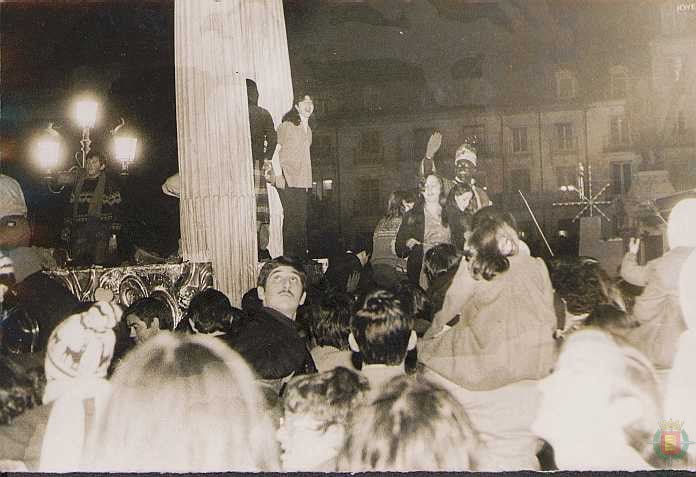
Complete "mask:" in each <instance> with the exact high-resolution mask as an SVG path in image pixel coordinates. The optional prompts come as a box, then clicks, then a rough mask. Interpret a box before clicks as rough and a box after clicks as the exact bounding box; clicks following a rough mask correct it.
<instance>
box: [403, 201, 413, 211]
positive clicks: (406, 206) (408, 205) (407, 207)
mask: <svg viewBox="0 0 696 477" xmlns="http://www.w3.org/2000/svg"><path fill="white" fill-rule="evenodd" d="M401 205H403V207H404V212H408V211H409V210H411V209H412V208H413V206H414V205H416V203H415V202H406V201H405V200H402V201H401Z"/></svg>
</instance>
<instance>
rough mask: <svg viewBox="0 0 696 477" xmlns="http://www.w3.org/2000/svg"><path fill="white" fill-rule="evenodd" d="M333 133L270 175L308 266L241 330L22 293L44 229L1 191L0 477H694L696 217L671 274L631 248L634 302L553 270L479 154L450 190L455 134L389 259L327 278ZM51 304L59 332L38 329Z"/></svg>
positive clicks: (344, 259) (155, 311) (402, 222)
mask: <svg viewBox="0 0 696 477" xmlns="http://www.w3.org/2000/svg"><path fill="white" fill-rule="evenodd" d="M250 101H251V99H250ZM311 114H312V103H311V97H309V96H307V95H300V96H299V97H298V98H296V101H295V104H294V105H293V109H292V111H291V113H289V114H288V115H286V121H284V122H283V124H281V127H280V128H279V131H278V137H277V141H278V144H281V147H280V148H278V147H276V148H275V150H274V151H275V152H277V151H280V153H281V154H290V153H292V155H293V158H292V159H288V158H287V156H286V157H285V158H282V160H281V169H280V170H275V171H273V166H272V165H269V164H265V165H264V163H263V161H272V159H269V157H270V156H269V155H268V154H267V153H266V152H267V151H266V150H265V149H264V148H260V146H259V152H258V154H256V155H255V161H257V162H258V164H257V166H259V167H258V170H257V172H256V174H255V176H256V178H257V180H261V179H262V180H269V181H272V182H273V183H274V184H277V185H278V186H279V188H280V189H281V194H280V197H281V200H282V201H283V205H284V207H287V209H286V210H287V211H288V212H286V220H285V232H286V240H289V241H290V242H291V243H292V244H293V247H292V248H291V247H288V248H287V250H286V252H287V253H286V255H283V256H279V257H275V258H272V259H268V260H266V261H265V262H264V265H263V267H262V268H261V270H260V272H259V275H258V280H257V286H256V287H254V288H252V289H250V290H249V291H248V292H247V293H246V294H245V296H244V298H243V299H242V301H241V303H240V304H239V307H235V306H233V305H232V303H230V300H229V299H228V297H227V296H225V294H224V293H222V292H220V291H219V290H215V289H212V288H209V289H206V290H203V291H201V292H200V293H199V294H198V295H196V296H195V297H193V299H192V300H191V302H190V306H189V308H188V309H187V310H185V312H184V313H183V316H181V317H178V316H177V315H175V314H174V311H173V310H172V309H171V308H170V307H169V306H168V305H167V304H165V303H164V302H162V301H160V300H159V299H158V298H157V297H156V296H151V297H146V298H142V299H140V300H137V301H135V302H133V303H130V304H129V306H127V307H123V306H120V305H119V304H117V303H115V302H113V301H111V302H108V301H97V302H94V303H80V302H77V300H74V299H73V300H74V301H69V300H70V299H69V298H65V297H63V298H61V299H60V300H58V299H57V298H55V297H56V296H58V297H62V295H60V293H61V292H59V291H56V290H54V289H52V288H50V286H49V285H47V284H46V283H45V282H44V279H43V278H40V276H41V273H40V268H41V267H40V266H38V265H36V266H34V268H33V269H30V270H29V272H31V273H29V275H26V273H27V272H24V271H22V272H20V270H22V269H23V268H26V266H27V264H30V265H31V264H32V263H33V262H32V261H31V260H28V259H27V257H28V256H31V253H33V251H32V250H31V248H30V247H28V241H27V239H26V237H25V235H26V234H25V233H24V232H21V230H20V228H21V227H23V226H24V223H25V222H26V206H25V205H24V206H22V205H21V204H22V203H23V198H22V200H19V196H20V195H21V189H19V191H18V187H16V186H15V185H16V183H14V182H12V180H11V179H10V178H7V177H6V176H0V179H1V180H2V181H4V183H5V184H9V186H7V187H4V189H3V188H0V198H3V197H8V202H3V204H4V203H8V204H9V203H12V204H14V205H13V207H12V208H11V209H8V210H3V209H0V212H2V214H0V215H1V217H0V239H1V240H2V242H0V311H2V315H1V316H0V318H2V322H1V325H0V341H1V345H2V347H1V352H0V370H1V371H2V372H1V373H0V469H2V470H5V471H13V470H25V471H26V470H29V471H54V472H61V471H71V470H72V471H75V470H82V471H125V472H128V471H152V472H155V471H164V472H167V471H169V472H188V471H229V470H236V471H278V470H285V471H347V472H352V471H409V470H429V471H444V470H447V471H453V470H485V471H510V470H553V469H563V470H618V469H628V470H637V469H653V468H665V467H682V468H688V467H690V466H693V465H694V462H695V461H694V460H693V459H692V457H691V454H690V453H689V452H685V453H684V452H683V453H681V454H678V455H677V454H676V453H674V455H672V454H669V453H668V454H669V455H662V454H660V452H658V451H656V446H657V449H661V447H660V441H659V440H658V441H657V442H656V441H655V439H656V438H655V435H656V432H657V431H659V429H661V426H664V425H666V424H665V422H667V421H668V420H669V422H673V420H678V419H684V420H685V424H686V426H687V429H686V430H687V431H688V426H689V425H691V422H692V421H689V420H688V419H689V417H690V416H691V415H694V414H696V410H695V409H694V406H693V404H692V403H691V400H690V399H689V396H690V391H691V390H693V389H696V387H690V386H689V384H690V383H692V382H693V381H694V379H695V378H694V377H693V375H692V373H691V372H690V368H689V367H690V365H691V364H692V363H693V361H694V359H696V358H694V356H693V354H694V351H692V350H693V349H696V347H694V346H693V344H695V342H696V339H695V338H694V336H692V335H693V331H692V330H693V327H694V326H696V302H695V301H694V299H693V296H694V295H693V293H690V291H689V288H691V287H692V286H693V283H694V281H693V280H692V278H693V277H694V276H696V253H694V247H696V231H694V230H692V227H691V223H690V222H691V218H692V217H693V216H694V214H695V213H696V199H686V200H683V201H682V202H680V203H679V204H677V205H676V206H675V207H674V209H673V210H672V212H671V214H670V217H669V225H668V228H667V233H668V237H669V243H670V250H669V251H668V252H667V253H666V254H665V255H663V256H662V257H660V258H658V259H655V260H653V261H651V262H649V263H648V264H647V265H639V264H638V260H637V254H638V252H639V248H640V242H639V241H638V240H632V241H631V243H630V244H629V248H628V252H627V253H626V256H625V258H624V261H623V264H622V267H621V273H620V276H619V277H617V278H613V277H612V276H611V275H610V274H608V273H607V271H605V270H603V269H602V266H601V264H600V263H599V262H598V261H597V260H595V259H593V258H592V257H574V256H563V257H554V258H552V259H548V260H546V261H545V260H543V259H541V258H538V257H534V256H532V254H531V253H530V249H529V247H528V246H527V245H526V244H525V242H524V241H523V240H522V239H521V238H520V236H519V234H518V231H517V225H516V222H515V220H514V217H512V216H511V215H510V214H509V213H507V212H505V211H504V210H500V209H498V208H496V207H495V206H493V205H492V203H491V200H490V199H489V197H488V195H487V194H486V191H485V188H483V187H481V186H480V185H479V184H477V183H476V180H475V173H476V166H477V156H476V151H475V148H474V147H472V146H471V145H469V144H464V145H462V146H461V147H460V148H458V149H457V151H456V153H455V159H454V162H455V168H454V170H455V177H454V178H453V179H451V180H450V179H447V178H444V177H442V176H440V175H438V174H437V171H436V170H435V169H436V168H435V167H434V163H433V162H432V158H433V155H434V154H435V153H436V152H437V150H438V149H439V147H440V143H441V136H440V135H439V134H438V133H435V134H433V136H432V137H431V138H430V141H429V143H428V146H427V149H426V155H425V156H426V157H425V158H424V160H423V161H422V168H421V171H422V177H421V182H420V185H419V188H418V189H416V190H406V191H394V192H393V193H392V194H391V195H390V197H389V201H388V204H387V208H386V212H385V215H384V217H383V218H382V219H381V220H380V221H379V222H378V224H377V226H376V228H375V231H374V236H373V240H372V241H371V243H370V242H369V241H368V242H365V241H360V240H356V241H355V243H353V244H352V245H351V246H350V247H349V249H350V250H349V251H347V252H346V253H344V254H342V255H340V256H336V257H332V258H331V260H330V261H329V265H328V269H327V270H326V272H325V273H324V274H323V275H322V276H317V275H315V274H311V273H308V268H307V267H308V262H307V258H306V241H305V239H304V238H303V237H302V235H303V233H304V227H305V225H304V223H303V221H304V220H306V203H305V202H304V199H303V198H302V197H303V194H306V193H307V190H306V186H307V183H306V178H307V174H309V176H308V177H310V180H311V169H308V167H309V162H308V161H309V157H308V156H305V155H304V152H308V147H309V144H310V143H311V129H310V128H309V126H308V119H309V117H310V116H311ZM261 116H264V115H263V114H261ZM264 117H265V116H264ZM265 119H268V118H265ZM260 122H263V121H261V120H260ZM265 122H266V123H267V121H265ZM271 123H272V121H271ZM266 129H268V128H266ZM264 134H266V135H267V137H266V139H264V143H265V144H269V143H270V142H272V141H270V140H269V137H270V136H272V134H270V132H266V133H264ZM262 149H263V150H262ZM305 149H306V151H305ZM257 156H258V157H257ZM293 161H295V162H293ZM96 187H97V189H100V187H101V186H99V183H98V181H97V186H96ZM302 189H305V190H302ZM3 190H4V191H5V192H2V191H3ZM3 193H4V194H6V195H5V196H2V195H1V194H3ZM9 198H11V199H12V201H11V202H10V199H9ZM257 219H258V221H259V228H258V231H259V232H260V234H263V227H262V226H261V225H262V224H263V221H264V220H265V219H264V216H263V214H260V215H257ZM20 232H21V233H20ZM32 270H33V271H32ZM32 276H35V278H34V279H30V278H31V277H32ZM27 277H29V278H27ZM27 280H29V283H28V284H27ZM22 284H24V285H23V286H22ZM41 293H46V294H47V296H49V295H50V296H51V297H53V298H52V300H58V301H60V303H61V307H60V309H59V310H57V311H56V310H55V309H50V310H49V309H47V308H46V307H38V308H37V307H35V308H33V309H29V308H26V307H29V306H30V304H31V302H32V301H42V300H43V296H42V295H41ZM61 300H62V301H61ZM24 305H26V307H24ZM29 315H30V316H29ZM44 315H45V316H44ZM48 315H50V318H49V317H48ZM32 318H33V319H32ZM37 328H38V329H37ZM34 336H41V339H38V338H37V339H34V338H33V337H34ZM695 384H696V383H695ZM666 413H670V414H666ZM694 432H696V431H694ZM658 435H659V432H658ZM662 449H663V450H664V449H665V447H664V446H663V447H662ZM663 454H664V452H663Z"/></svg>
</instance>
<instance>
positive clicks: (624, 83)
mask: <svg viewBox="0 0 696 477" xmlns="http://www.w3.org/2000/svg"><path fill="white" fill-rule="evenodd" d="M609 74H610V77H611V97H612V98H625V97H626V91H627V90H628V71H627V70H626V68H624V67H623V66H614V67H613V68H612V69H611V70H610V72H609Z"/></svg>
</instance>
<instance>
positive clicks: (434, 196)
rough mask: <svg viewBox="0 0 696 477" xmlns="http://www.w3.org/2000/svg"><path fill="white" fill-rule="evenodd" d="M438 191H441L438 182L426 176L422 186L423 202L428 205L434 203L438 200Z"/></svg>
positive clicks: (436, 179)
mask: <svg viewBox="0 0 696 477" xmlns="http://www.w3.org/2000/svg"><path fill="white" fill-rule="evenodd" d="M440 191H442V184H440V180H439V179H438V178H437V177H435V176H428V178H427V179H426V180H425V185H424V186H423V198H424V199H425V201H426V202H427V203H429V204H433V203H436V202H437V201H439V200H440Z"/></svg>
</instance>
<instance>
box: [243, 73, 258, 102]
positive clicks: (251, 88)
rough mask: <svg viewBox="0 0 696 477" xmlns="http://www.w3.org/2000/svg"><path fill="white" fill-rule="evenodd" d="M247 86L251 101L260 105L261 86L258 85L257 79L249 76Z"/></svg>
mask: <svg viewBox="0 0 696 477" xmlns="http://www.w3.org/2000/svg"><path fill="white" fill-rule="evenodd" d="M246 87H247V99H248V101H249V103H251V104H254V105H258V103H259V88H258V86H256V81H254V80H252V79H249V78H247V79H246Z"/></svg>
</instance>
